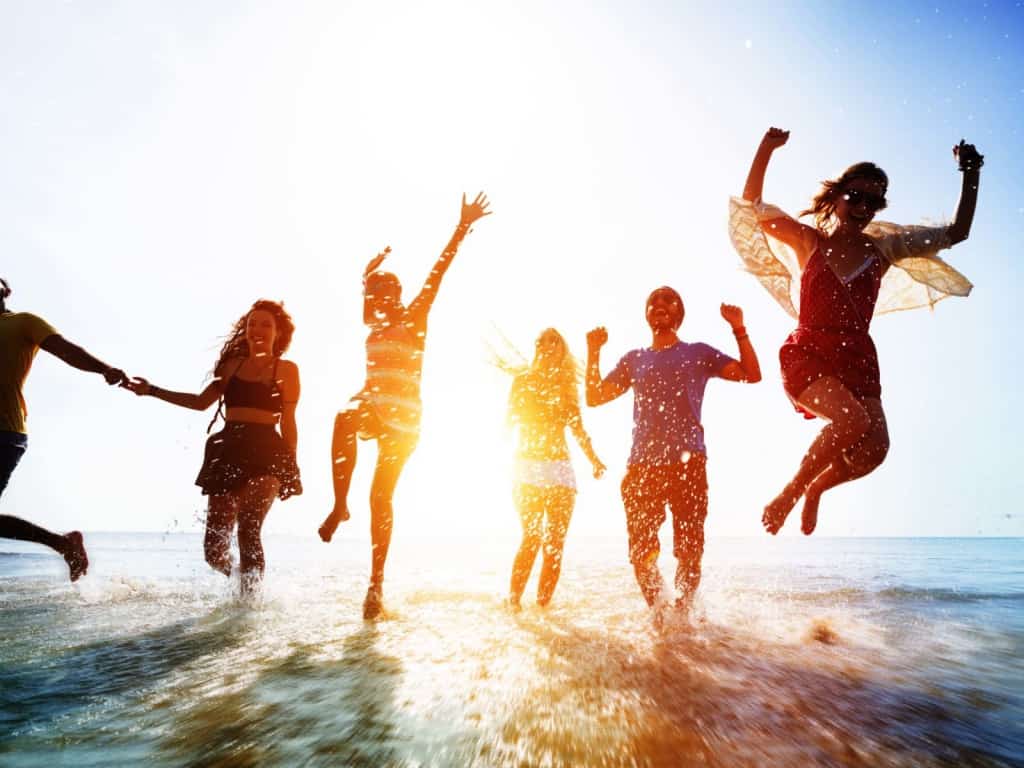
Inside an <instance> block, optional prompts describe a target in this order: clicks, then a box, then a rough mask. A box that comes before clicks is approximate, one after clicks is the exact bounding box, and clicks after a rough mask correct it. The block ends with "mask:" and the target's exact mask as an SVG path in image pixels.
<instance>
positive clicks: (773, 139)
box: [761, 127, 789, 149]
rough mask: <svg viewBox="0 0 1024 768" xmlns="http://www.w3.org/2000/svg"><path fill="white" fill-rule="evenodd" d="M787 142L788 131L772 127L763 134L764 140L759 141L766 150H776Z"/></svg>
mask: <svg viewBox="0 0 1024 768" xmlns="http://www.w3.org/2000/svg"><path fill="white" fill-rule="evenodd" d="M787 141H789V131H786V130H783V129H782V128H774V127H773V128H769V129H768V131H767V132H766V133H765V135H764V138H763V139H761V145H762V146H764V147H767V148H768V149H778V148H779V147H781V146H782V145H783V144H785V143H786V142H787Z"/></svg>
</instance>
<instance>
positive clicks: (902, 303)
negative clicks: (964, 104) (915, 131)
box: [730, 128, 983, 534]
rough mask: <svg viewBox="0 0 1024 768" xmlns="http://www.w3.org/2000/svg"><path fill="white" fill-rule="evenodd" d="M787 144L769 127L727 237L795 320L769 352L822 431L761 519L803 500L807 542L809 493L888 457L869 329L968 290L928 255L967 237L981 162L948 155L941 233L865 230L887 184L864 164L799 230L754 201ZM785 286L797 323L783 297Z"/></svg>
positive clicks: (776, 517)
mask: <svg viewBox="0 0 1024 768" xmlns="http://www.w3.org/2000/svg"><path fill="white" fill-rule="evenodd" d="M788 139H789V132H788V131H783V130H780V129H778V128H771V129H769V130H768V132H767V133H766V134H765V136H764V138H763V139H762V141H761V145H760V147H759V148H758V150H757V154H756V155H755V156H754V162H753V164H752V165H751V168H750V174H749V175H748V177H747V183H746V186H745V187H744V190H743V199H742V200H736V199H735V198H734V199H733V200H732V204H731V209H730V234H731V236H732V240H733V244H734V245H735V246H736V249H737V250H738V251H739V253H740V256H741V257H742V258H743V260H744V262H745V265H746V267H747V269H748V270H749V271H751V272H753V273H754V274H755V275H757V277H758V278H759V279H760V280H761V282H762V283H763V284H764V285H765V287H766V288H767V289H768V290H769V291H770V292H771V293H772V295H773V296H775V298H776V300H778V301H779V303H780V304H782V306H783V308H785V309H786V310H787V311H789V312H790V314H794V315H797V317H798V324H797V327H796V330H794V331H793V332H792V333H791V334H790V335H789V337H788V338H787V339H786V341H785V343H784V344H783V345H782V349H781V350H780V351H779V362H780V364H781V367H782V382H783V386H784V387H785V390H786V393H787V394H788V395H789V397H790V399H791V400H792V401H793V404H794V406H795V407H796V408H797V410H798V411H801V412H802V413H803V414H804V415H805V416H806V417H807V418H821V419H824V420H825V421H827V422H828V423H827V424H826V426H825V428H824V429H822V431H821V432H820V433H819V434H818V436H817V437H816V438H815V440H814V442H813V443H812V444H811V447H810V448H809V449H808V451H807V453H806V455H805V456H804V458H803V461H801V463H800V467H799V469H798V470H797V472H796V475H795V476H794V477H793V479H792V480H791V481H790V482H789V483H788V484H787V485H786V487H785V488H784V489H783V490H782V492H781V493H780V494H779V495H778V496H776V497H775V499H774V500H773V501H772V502H771V503H770V504H769V505H768V506H767V507H765V510H764V516H763V517H762V522H763V524H764V527H765V529H766V530H767V531H768V532H769V533H771V534H775V533H777V532H778V531H779V529H780V528H781V527H782V525H783V523H784V522H785V521H786V517H787V516H788V515H789V513H790V512H791V511H792V509H793V507H794V506H795V505H796V503H797V501H798V500H799V499H800V497H801V496H803V497H804V508H803V515H802V517H803V520H802V525H801V530H802V531H803V532H804V533H805V534H811V533H813V532H814V528H815V526H816V524H817V519H818V504H819V501H820V499H821V494H822V493H824V492H825V491H827V490H828V489H830V488H834V487H835V486H837V485H839V484H840V483H845V482H847V481H849V480H853V479H855V478H858V477H863V476H864V475H867V474H868V473H869V472H871V471H872V470H874V469H875V468H876V467H878V466H879V465H880V464H881V463H882V461H883V460H884V459H885V456H886V453H887V452H888V450H889V432H888V429H887V427H886V423H885V412H884V411H883V410H882V401H881V394H882V389H881V383H880V379H879V372H878V355H877V353H876V352H875V345H874V343H873V342H872V341H871V336H870V335H869V329H870V325H871V318H872V317H873V316H874V315H875V314H876V313H881V312H887V311H893V310H896V309H909V308H912V307H915V306H925V305H932V304H934V303H935V302H936V301H938V300H939V299H941V298H944V297H945V296H947V295H960V296H965V295H967V293H968V292H969V291H970V288H971V285H970V283H969V282H968V281H967V279H966V278H964V277H963V276H962V275H960V274H959V273H958V272H956V270H954V269H952V268H951V267H949V266H948V265H947V264H945V263H944V262H943V261H942V260H941V259H939V258H938V256H937V252H938V251H939V250H940V249H942V248H948V247H950V246H952V245H955V244H956V243H959V242H961V241H963V240H965V239H966V238H967V235H968V233H969V232H970V229H971V221H972V219H973V218H974V208H975V204H976V202H977V199H978V181H979V177H980V173H979V169H980V168H981V166H982V162H983V158H982V155H980V154H978V152H977V150H976V149H975V148H974V146H973V145H971V144H967V143H965V142H963V141H961V142H960V144H958V145H957V146H956V147H954V148H953V155H954V157H956V158H957V159H958V160H959V163H960V170H961V171H962V172H963V185H962V189H961V194H960V202H959V204H958V205H957V210H956V214H955V216H954V218H953V222H952V223H951V224H950V225H949V226H945V227H932V228H928V227H900V226H897V225H894V224H888V223H885V222H875V221H873V219H874V217H875V214H876V213H877V212H878V211H880V210H882V209H883V208H885V205H886V200H885V194H886V191H887V189H888V186H889V179H888V177H887V176H886V174H885V172H884V171H883V170H882V169H881V168H879V167H878V166H876V165H875V164H874V163H857V164H856V165H852V166H850V167H849V168H847V169H846V171H844V172H843V174H842V175H841V176H840V177H839V178H838V179H835V180H831V181H826V182H824V184H823V185H822V189H821V191H820V192H819V193H818V195H817V196H816V197H815V198H814V200H813V202H812V204H811V207H810V208H809V209H808V210H806V211H804V212H803V214H801V215H804V214H813V215H814V217H815V224H816V226H815V227H810V226H807V225H805V224H801V223H800V222H798V221H796V220H795V219H793V218H790V217H789V216H787V215H786V214H785V213H783V212H782V211H781V210H779V209H778V208H775V207H774V206H770V205H766V204H765V203H763V202H762V201H761V190H762V187H763V186H764V176H765V171H766V170H767V168H768V161H769V159H770V158H771V155H772V152H774V151H775V150H776V149H778V148H779V147H781V146H782V145H784V144H785V143H786V141H787V140H788ZM766 236H767V237H766ZM797 276H799V286H800V287H799V297H798V300H797V303H798V306H799V313H797V312H796V311H795V310H794V306H793V305H794V301H793V298H794V297H793V296H792V285H793V283H794V282H796V279H795V278H796V277H797Z"/></svg>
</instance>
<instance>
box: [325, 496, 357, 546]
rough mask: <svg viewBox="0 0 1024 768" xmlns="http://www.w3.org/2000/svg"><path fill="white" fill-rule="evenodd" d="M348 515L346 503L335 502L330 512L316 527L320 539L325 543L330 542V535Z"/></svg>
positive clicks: (332, 534)
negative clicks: (318, 526) (317, 527)
mask: <svg viewBox="0 0 1024 768" xmlns="http://www.w3.org/2000/svg"><path fill="white" fill-rule="evenodd" d="M349 517H350V515H349V513H348V505H346V504H335V505H334V509H333V510H331V514H329V515H328V516H327V519H326V520H324V522H323V524H322V525H321V526H320V528H319V529H318V533H319V534H320V539H321V540H322V541H323V542H324V543H325V544H326V543H328V542H330V540H331V537H332V536H334V532H335V531H336V530H338V526H339V525H341V524H342V523H344V522H345V521H346V520H348V519H349Z"/></svg>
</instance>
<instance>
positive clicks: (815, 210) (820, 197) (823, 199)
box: [800, 163, 889, 232]
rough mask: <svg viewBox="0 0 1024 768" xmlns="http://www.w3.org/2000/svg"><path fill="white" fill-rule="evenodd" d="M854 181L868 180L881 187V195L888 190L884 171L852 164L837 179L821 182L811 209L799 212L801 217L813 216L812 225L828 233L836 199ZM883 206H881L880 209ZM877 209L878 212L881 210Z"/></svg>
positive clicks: (863, 164)
mask: <svg viewBox="0 0 1024 768" xmlns="http://www.w3.org/2000/svg"><path fill="white" fill-rule="evenodd" d="M854 179H870V180H871V181H877V182H878V183H879V184H881V185H882V194H883V195H884V194H885V192H886V190H888V189H889V177H888V176H887V175H886V173H885V171H883V170H882V169H881V168H879V167H878V166H877V165H875V164H874V163H854V164H853V165H851V166H850V167H849V168H847V169H846V170H845V171H843V173H842V175H840V177H839V178H838V179H826V180H825V181H823V182H821V190H820V191H819V192H818V194H817V195H815V196H814V198H813V199H812V200H811V207H810V208H808V209H807V210H806V211H801V212H800V215H801V216H806V215H807V214H813V215H814V224H815V226H817V227H818V229H820V230H821V231H822V232H828V231H829V230H830V229H831V228H832V226H833V224H832V219H833V218H834V217H835V215H836V198H837V197H839V195H841V194H842V193H843V190H844V189H845V188H846V185H847V184H849V183H850V182H851V181H853V180H854ZM884 207H885V206H884V205H883V206H882V208H884ZM882 208H879V209H878V210H882Z"/></svg>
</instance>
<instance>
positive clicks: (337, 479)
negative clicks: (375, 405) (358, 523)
mask: <svg viewBox="0 0 1024 768" xmlns="http://www.w3.org/2000/svg"><path fill="white" fill-rule="evenodd" d="M367 418H369V411H368V406H367V405H366V403H364V402H363V401H361V400H359V401H357V403H356V406H355V407H354V408H348V409H346V410H344V411H339V413H338V415H337V416H335V417H334V436H333V438H332V439H331V477H332V478H334V508H333V509H332V510H331V513H330V514H329V515H328V516H327V519H325V520H324V522H323V524H322V525H321V526H320V530H319V533H320V538H321V539H322V540H323V541H325V542H328V541H330V540H331V537H332V536H333V535H334V532H335V531H336V530H337V528H338V526H339V525H340V524H341V523H343V522H345V521H346V520H348V519H349V517H350V515H349V512H348V489H349V486H350V485H351V484H352V474H353V473H354V472H355V471H356V444H357V443H358V436H359V430H360V428H361V427H362V426H363V425H364V423H365V421H366V419H367Z"/></svg>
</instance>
